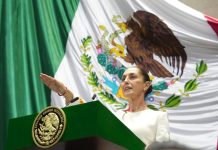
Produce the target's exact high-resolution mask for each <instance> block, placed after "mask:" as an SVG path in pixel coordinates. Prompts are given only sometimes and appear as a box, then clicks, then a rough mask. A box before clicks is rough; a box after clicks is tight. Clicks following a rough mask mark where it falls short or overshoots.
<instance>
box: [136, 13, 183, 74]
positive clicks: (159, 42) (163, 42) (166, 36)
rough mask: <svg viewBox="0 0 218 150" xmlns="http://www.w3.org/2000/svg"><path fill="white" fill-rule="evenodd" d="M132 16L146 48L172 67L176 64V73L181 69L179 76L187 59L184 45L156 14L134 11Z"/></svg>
mask: <svg viewBox="0 0 218 150" xmlns="http://www.w3.org/2000/svg"><path fill="white" fill-rule="evenodd" d="M133 18H134V20H136V22H138V23H139V25H140V27H141V32H142V33H143V38H144V40H145V41H144V42H145V46H146V47H147V49H149V51H151V52H152V53H154V54H156V55H157V56H159V58H160V59H161V60H163V57H164V58H165V60H166V62H167V63H168V64H169V65H170V66H172V67H173V68H175V66H176V68H177V74H178V73H179V70H181V73H180V76H181V75H182V74H183V70H184V67H185V64H186V61H187V55H186V52H185V50H184V46H182V45H181V43H180V42H179V40H178V39H177V38H176V37H175V36H174V34H173V32H172V31H171V30H170V29H169V27H168V26H167V25H166V24H165V23H164V22H162V21H161V20H160V18H158V17H157V16H156V15H154V14H152V13H149V12H146V11H137V12H135V13H134V14H133ZM180 63H181V64H180ZM180 66H181V67H180Z"/></svg>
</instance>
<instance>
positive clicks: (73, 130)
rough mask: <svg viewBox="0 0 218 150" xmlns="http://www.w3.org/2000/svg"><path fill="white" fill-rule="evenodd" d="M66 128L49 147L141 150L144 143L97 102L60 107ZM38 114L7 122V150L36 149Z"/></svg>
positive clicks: (85, 149)
mask: <svg viewBox="0 0 218 150" xmlns="http://www.w3.org/2000/svg"><path fill="white" fill-rule="evenodd" d="M63 111H64V112H65V115H66V128H65V131H64V133H63V135H62V137H61V139H60V141H59V143H57V144H55V145H54V146H52V147H51V148H49V149H50V150H62V149H63V150H70V149H73V150H74V149H75V150H123V149H128V150H143V149H144V148H145V144H144V143H143V142H142V141H141V140H140V139H139V138H138V137H137V136H136V135H135V134H134V133H132V131H131V130H129V129H128V128H127V127H126V126H125V125H124V124H123V123H122V122H121V121H120V120H119V119H118V118H117V117H116V116H114V114H113V113H111V112H110V111H109V110H108V109H107V108H106V107H105V106H104V105H102V104H101V103H100V102H99V101H93V102H88V103H85V104H81V105H76V106H71V107H66V108H63ZM36 116H37V114H34V115H29V116H24V117H20V118H14V119H11V120H10V121H9V126H8V136H7V143H6V148H7V150H15V149H16V150H17V149H24V150H38V149H41V148H38V147H37V146H36V145H35V143H34V141H33V139H32V125H33V122H34V119H35V117H36Z"/></svg>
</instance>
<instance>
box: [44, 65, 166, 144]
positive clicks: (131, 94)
mask: <svg viewBox="0 0 218 150" xmlns="http://www.w3.org/2000/svg"><path fill="white" fill-rule="evenodd" d="M40 77H41V79H42V81H43V82H44V84H46V85H47V86H48V87H49V88H50V89H51V90H53V91H55V92H56V93H58V94H59V95H60V96H64V97H65V99H66V104H69V103H71V101H72V100H73V98H74V95H73V93H72V92H71V91H70V90H69V89H67V88H66V87H65V85H64V84H63V83H61V82H59V81H57V80H56V79H54V78H53V77H50V76H48V75H45V74H41V75H40ZM121 87H122V90H123V94H124V96H125V97H126V98H127V100H128V106H127V108H126V109H125V110H119V111H117V112H116V113H115V114H116V115H117V117H118V118H119V119H120V120H121V121H122V122H123V123H124V124H125V125H126V126H127V127H128V128H129V129H130V130H131V131H132V132H133V133H135V135H136V136H138V137H139V138H140V139H141V140H142V141H143V142H144V143H145V144H146V148H147V147H148V146H149V145H150V144H152V143H153V142H155V141H158V142H163V141H169V139H170V134H169V123H168V118H167V113H166V112H161V111H154V110H151V109H149V108H148V107H147V104H146V102H145V100H144V99H145V97H146V96H147V95H148V94H149V93H150V92H152V86H151V81H150V78H149V76H148V74H147V73H146V72H145V71H143V70H142V69H141V68H139V67H132V68H128V69H127V70H126V71H125V72H124V73H123V76H122V83H121Z"/></svg>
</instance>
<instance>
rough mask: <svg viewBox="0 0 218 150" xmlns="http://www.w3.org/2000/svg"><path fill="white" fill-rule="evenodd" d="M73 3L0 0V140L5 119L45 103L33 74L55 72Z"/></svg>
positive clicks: (73, 0) (44, 94)
mask: <svg viewBox="0 0 218 150" xmlns="http://www.w3.org/2000/svg"><path fill="white" fill-rule="evenodd" d="M78 3H79V1H78V0H62V1H54V0H0V57H1V58H0V65H1V66H0V96H1V100H0V111H1V112H0V115H1V116H0V118H1V123H0V133H1V134H0V136H1V137H0V143H5V138H6V134H7V132H6V129H7V123H8V120H9V119H10V118H14V117H19V116H24V115H28V114H32V113H35V112H38V111H40V110H41V109H42V108H44V107H46V106H47V105H48V104H49V102H50V91H49V90H46V92H45V89H44V86H43V85H42V83H41V81H40V79H39V74H40V72H44V73H47V74H50V75H54V73H55V72H56V70H57V68H58V66H59V64H60V62H61V60H62V58H63V56H64V52H65V47H66V41H67V38H68V32H69V31H70V26H71V22H72V19H73V16H74V14H75V11H76V9H77V6H78ZM18 138H19V135H18ZM0 145H1V147H0V149H2V150H3V149H4V144H0Z"/></svg>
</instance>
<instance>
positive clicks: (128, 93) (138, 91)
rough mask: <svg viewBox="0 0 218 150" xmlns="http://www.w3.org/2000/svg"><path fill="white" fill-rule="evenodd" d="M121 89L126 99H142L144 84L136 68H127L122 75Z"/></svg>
mask: <svg viewBox="0 0 218 150" xmlns="http://www.w3.org/2000/svg"><path fill="white" fill-rule="evenodd" d="M121 87H122V90H123V94H124V96H125V97H126V98H136V97H139V96H143V97H144V93H145V91H144V88H145V87H146V82H145V81H144V77H143V75H142V74H141V72H140V70H139V69H138V68H129V69H127V70H126V71H125V72H124V73H123V76H122V83H121Z"/></svg>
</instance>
